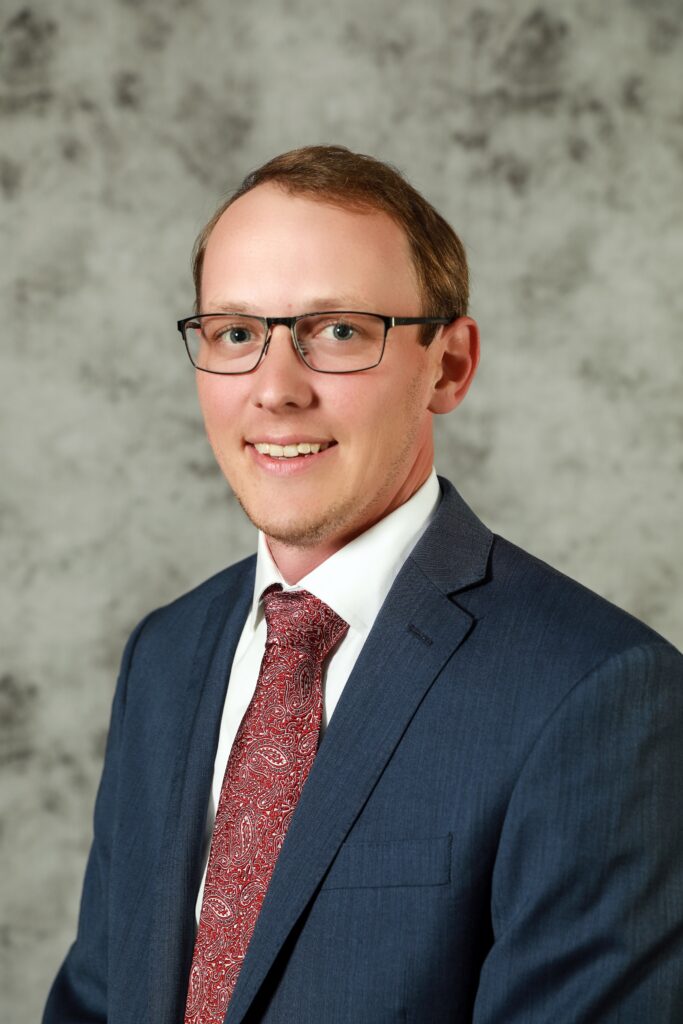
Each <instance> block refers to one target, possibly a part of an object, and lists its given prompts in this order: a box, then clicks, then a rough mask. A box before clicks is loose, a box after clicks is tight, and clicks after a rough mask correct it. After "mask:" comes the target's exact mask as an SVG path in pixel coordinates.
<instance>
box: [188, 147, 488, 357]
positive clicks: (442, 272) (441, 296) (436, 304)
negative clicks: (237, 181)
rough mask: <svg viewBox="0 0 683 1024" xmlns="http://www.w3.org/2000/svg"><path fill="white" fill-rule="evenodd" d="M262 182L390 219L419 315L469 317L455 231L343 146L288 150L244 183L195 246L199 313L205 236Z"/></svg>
mask: <svg viewBox="0 0 683 1024" xmlns="http://www.w3.org/2000/svg"><path fill="white" fill-rule="evenodd" d="M266 182H274V183H275V184H277V185H279V186H280V187H281V188H282V189H284V190H285V191H286V192H289V193H291V194H292V195H305V196H311V197H314V198H318V199H321V200H322V201H326V202H331V203H334V204H335V205H339V206H342V207H348V208H351V209H356V210H381V211H383V212H384V213H387V214H388V215H389V216H390V217H391V218H392V220H394V221H395V222H396V223H397V224H398V225H399V227H402V228H403V230H404V231H405V233H406V236H407V238H408V243H409V246H410V252H411V256H412V260H413V265H414V268H415V273H416V276H417V282H418V287H419V290H420V295H421V297H422V304H423V311H422V312H423V315H424V316H448V317H453V319H455V318H456V317H459V316H464V315H465V313H466V312H467V302H468V292H469V276H468V271H467V258H466V256H465V250H464V247H463V245H462V242H461V241H460V239H459V238H458V236H457V235H456V233H455V231H454V230H453V228H452V227H451V226H450V224H448V223H447V222H446V221H445V220H444V218H443V217H442V216H441V215H440V214H439V213H437V211H436V210H435V209H434V207H433V206H432V205H431V204H430V203H428V202H427V200H426V199H425V198H424V197H423V196H421V195H420V193H419V192H418V191H417V189H414V188H413V186H412V185H410V184H409V183H408V182H407V181H406V179H405V178H404V177H403V175H402V174H401V173H400V172H399V171H397V170H396V168H394V167H392V166H390V165H389V164H385V163H383V162H382V161H381V160H377V159H375V158H374V157H371V156H366V155H365V154H363V153H352V152H351V151H350V150H348V149H346V148H345V147H344V146H305V147H304V148H302V149H293V150H291V151H290V152H288V153H282V154H281V155H280V156H276V157H274V158H273V159H272V160H269V161H268V162H267V163H265V164H263V166H261V167H258V168H257V169H256V170H255V171H251V173H250V174H248V175H247V176H246V178H245V179H244V181H243V182H242V184H241V185H240V186H239V188H238V189H237V190H236V191H235V192H234V193H233V194H232V195H231V196H230V198H229V199H228V200H227V201H226V202H224V203H223V204H222V205H221V206H220V207H219V208H218V209H217V210H216V212H215V213H214V215H213V216H212V217H211V219H210V220H209V222H208V224H207V225H206V226H205V227H204V228H203V230H202V231H201V233H200V235H199V237H198V238H197V241H196V243H195V247H194V253H193V257H192V272H193V276H194V286H195V301H196V303H197V310H199V293H200V287H201V279H202V267H203V264H204V253H205V251H206V244H207V242H208V239H209V235H210V234H211V232H212V231H213V229H214V227H215V226H216V223H217V221H218V220H219V218H220V217H221V216H222V215H223V213H225V211H226V210H227V209H228V207H229V206H231V205H232V203H234V202H235V201H236V200H237V199H239V198H240V196H243V195H245V194H246V193H247V192H250V191H251V190H252V189H254V188H256V187H257V185H263V184H265V183H266ZM433 335H434V331H433V329H432V328H427V332H426V334H425V335H424V336H423V338H422V340H423V342H424V343H425V344H427V343H428V342H429V341H430V340H431V338H432V337H433Z"/></svg>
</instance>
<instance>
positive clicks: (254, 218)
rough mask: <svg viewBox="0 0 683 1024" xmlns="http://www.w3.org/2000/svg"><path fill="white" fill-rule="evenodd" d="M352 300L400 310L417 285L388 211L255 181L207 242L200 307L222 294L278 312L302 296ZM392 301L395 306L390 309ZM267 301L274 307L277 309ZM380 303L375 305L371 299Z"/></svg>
mask: <svg viewBox="0 0 683 1024" xmlns="http://www.w3.org/2000/svg"><path fill="white" fill-rule="evenodd" d="M335 294H339V295H340V296H341V295H345V296H348V297H349V298H355V299H356V301H357V302H359V303H362V305H363V306H364V307H365V308H367V306H368V303H370V304H371V305H372V306H374V308H375V309H376V310H377V311H384V308H386V307H387V303H388V304H389V305H391V306H392V308H391V310H390V312H391V313H392V314H394V315H402V314H403V313H404V310H408V313H407V314H406V315H409V313H410V311H413V310H415V307H416V303H417V302H418V293H417V282H416V278H415V273H414V268H413V262H412V259H411V255H410V248H409V244H408V239H407V236H406V234H405V232H404V230H403V228H402V227H400V226H399V225H398V224H397V223H396V222H395V221H394V220H393V219H392V218H391V217H390V216H389V215H388V214H386V213H384V212H383V211H379V210H356V209H347V208H343V207H341V206H338V205H334V204H332V203H330V202H323V201H321V200H319V199H317V198H310V197H308V196H299V195H291V194H289V193H287V192H285V191H284V190H283V189H282V188H280V187H278V186H276V185H273V184H266V185H259V186H257V187H256V188H255V189H253V190H252V191H251V192H248V193H247V194H246V195H244V196H241V197H240V198H239V199H238V200H236V202H235V203H233V204H232V205H231V206H229V207H228V209H227V210H226V211H225V213H223V215H222V216H221V218H220V219H219V221H218V223H217V224H216V226H215V227H214V229H213V231H212V232H211V235H210V236H209V240H208V242H207V246H206V251H205V255H204V267H203V274H202V302H201V305H202V308H204V309H208V307H209V306H210V305H214V306H215V305H217V304H218V303H222V304H224V303H225V300H226V299H228V298H232V299H235V300H236V299H239V300H240V301H241V302H250V301H252V300H253V302H254V303H255V304H261V305H262V304H263V303H269V304H270V308H269V310H268V312H269V313H270V314H272V315H277V313H278V312H281V313H282V314H283V315H284V314H285V313H288V312H290V311H291V310H292V308H294V307H297V309H298V311H300V310H301V303H302V302H304V303H305V300H306V298H307V297H308V296H311V297H312V296H320V295H325V296H327V295H329V296H333V295H335ZM397 301H398V302H399V307H397V306H396V303H397ZM273 303H276V304H277V307H276V308H275V307H274V306H273ZM378 303H379V304H380V305H379V306H378V305H377V304H378Z"/></svg>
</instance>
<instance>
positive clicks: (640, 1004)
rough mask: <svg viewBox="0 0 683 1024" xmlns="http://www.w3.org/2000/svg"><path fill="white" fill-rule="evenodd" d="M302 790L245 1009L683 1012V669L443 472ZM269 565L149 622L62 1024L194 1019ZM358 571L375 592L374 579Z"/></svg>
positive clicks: (251, 965)
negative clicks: (216, 777) (213, 837)
mask: <svg viewBox="0 0 683 1024" xmlns="http://www.w3.org/2000/svg"><path fill="white" fill-rule="evenodd" d="M441 483H442V489H443V490H444V497H443V500H442V502H441V504H440V506H439V509H438V511H437V513H436V516H435V518H434V520H433V522H432V524H431V526H430V527H429V529H428V530H427V532H426V533H425V535H424V537H423V538H422V540H421V541H420V543H419V544H418V545H417V547H416V548H415V550H414V551H413V553H412V554H411V556H410V557H409V558H408V560H407V562H406V563H405V565H404V567H403V569H402V571H401V572H400V574H399V576H398V578H397V580H396V582H395V584H394V586H393V587H392V589H391V592H390V593H389V596H388V597H387V599H386V602H385V604H384V606H383V608H382V610H381V612H380V614H379V617H378V619H377V621H376V624H375V626H374V628H373V630H372V633H371V634H370V637H369V639H368V641H367V643H366V645H365V647H364V648H363V651H362V653H361V655H360V657H359V659H358V662H357V664H356V666H355V668H354V670H353V673H352V675H351V677H350V678H349V680H348V683H347V685H346V688H345V690H344V692H343V694H342V697H341V699H340V701H339V704H338V706H337V709H336V711H335V713H334V716H333V717H332V720H331V722H330V725H329V729H328V731H327V733H326V735H325V738H324V740H323V742H322V743H321V746H320V749H319V752H318V755H317V757H316V760H315V763H314V765H313V769H312V771H311V774H310V776H309V778H308V781H307V782H306V785H305V788H304V791H303V794H302V797H301V800H300V803H299V805H298V807H297V811H296V814H295V816H294V818H293V820H292V823H291V827H290V829H289V832H288V834H287V837H286V840H285V843H284V846H283V848H282V852H281V855H280V857H279V859H278V862H277V865H276V868H275V872H274V874H273V878H272V881H271V884H270V888H269V890H268V893H267V896H266V899H265V902H264V904H263V909H262V912H261V915H260V917H259V920H258V923H257V926H256V930H255V932H254V935H253V938H252V941H251V944H250V947H249V950H248V953H247V956H246V959H245V962H244V966H243V969H242V971H241V974H240V977H239V980H238V984H237V987H236V989H235V993H234V996H233V999H232V1002H231V1004H230V1007H229V1010H228V1014H227V1017H226V1020H227V1021H228V1022H229V1024H242V1022H244V1024H256V1022H267V1024H285V1022H286V1024H384V1022H387V1024H388V1022H403V1024H405V1022H412V1024H415V1022H427V1024H439V1022H446V1021H448V1022H450V1024H453V1022H456V1024H464V1022H473V1024H522V1022H523V1024H540V1022H543V1024H563V1022H567V1024H570V1022H571V1024H577V1022H593V1021H596V1022H597V1021H599V1022H619V1024H631V1022H632V1024H669V1022H670V1024H674V1022H676V1024H680V1022H681V1021H683V807H681V794H682V793H683V678H682V676H683V673H682V663H683V658H681V656H680V655H679V654H678V653H677V652H676V651H675V649H674V648H672V647H671V645H670V644H668V643H667V642H666V641H665V640H663V639H662V638H661V637H659V636H657V634H655V633H653V632H652V631H651V630H650V629H648V628H647V627H646V626H644V625H643V624H642V623H640V622H638V621H636V620H635V619H633V618H631V617H630V616H628V615H627V614H625V613H624V612H622V611H619V610H618V609H617V608H615V607H614V606H612V605H611V604H609V603H607V602H606V601H604V600H602V599H601V598H599V597H597V596H596V595H595V594H593V593H591V592H589V591H588V590H586V589H585V588H583V587H581V586H580V585H579V584H577V583H575V582H572V581H571V580H569V579H567V578H566V577H565V576H563V575H561V574H560V573H558V572H556V571H555V570H553V569H551V568H550V567H549V566H547V565H545V564H544V563H542V562H540V561H538V560H537V559H535V558H533V557H531V556H530V555H528V554H526V553H525V552H523V551H521V550H520V549H519V548H517V547H515V546H514V545H512V544H510V543H508V542H506V541H505V540H503V539H501V538H500V537H496V536H494V535H492V534H491V533H490V532H489V531H488V530H487V529H486V527H485V526H484V525H483V524H482V523H481V522H480V521H479V520H478V519H477V518H476V516H475V515H474V514H473V513H472V512H471V510H470V509H469V508H468V507H467V506H466V505H465V503H464V502H463V501H462V499H461V498H460V497H459V496H458V494H457V493H456V492H455V490H454V489H453V488H452V487H451V485H450V484H448V483H447V482H445V481H442V482H441ZM253 579H254V559H253V558H251V559H247V560H246V561H244V562H241V563H239V564H238V565H235V566H233V567H232V568H230V569H227V570H226V571H224V572H222V573H220V574H219V575H218V576H216V577H214V578H213V579H211V580H209V581H208V582H206V583H204V584H203V585H202V586H200V587H199V588H198V589H196V590H194V591H192V592H191V593H190V594H187V595H186V596H184V597H182V598H180V599H179V600H178V601H176V602H175V603H173V604H171V605H169V606H168V607H166V608H162V609H161V610H159V611H156V612H154V613H152V614H151V615H150V616H148V617H147V619H145V620H144V621H143V622H142V623H141V624H140V625H139V626H138V628H137V629H136V630H135V632H134V633H133V635H132V637H131V638H130V641H129V643H128V646H127V648H126V652H125V655H124V659H123V665H122V669H121V675H120V679H119V684H118V688H117V691H116V696H115V699H114V706H113V715H112V723H111V730H110V735H109V742H108V747H107V754H106V761H105V766H104V773H103V777H102V782H101V787H100V790H99V795H98V798H97V806H96V812H95V835H94V842H93V846H92V851H91V855H90V859H89V863H88V868H87V874H86V879H85V885H84V892H83V900H82V907H81V916H80V924H79V931H78V938H77V940H76V942H75V944H74V946H73V947H72V949H71V951H70V952H69V954H68V956H67V959H66V961H65V963H64V965H63V967H62V969H61V971H60V973H59V975H58V977H57V979H56V981H55V983H54V986H53V989H52V992H51V994H50V998H49V1001H48V1006H47V1009H46V1014H45V1022H46V1024H76V1022H86V1021H87V1022H95V1021H105V1020H106V1021H108V1022H110V1024H179V1022H181V1021H182V1018H183V1007H184V1001H185V993H186V986H187V977H188V973H189V968H190V961H191V956H192V947H193V941H194V904H195V899H196V894H197V889H198V885H199V881H200V872H201V862H200V851H201V844H202V836H203V833H204V825H205V818H206V812H207V800H208V795H209V789H210V785H211V778H212V772H213V761H214V752H215V748H216V744H217V739H218V729H219V723H220V717H221V709H222V706H223V699H224V696H225V689H226V683H227V679H228V675H229V670H230V665H231V662H232V658H233V654H234V651H235V646H236V644H237V641H238V638H239V636H240V632H241V629H242V626H243V623H244V620H245V617H246V614H247V610H248V606H249V602H250V599H251V594H252V586H253ZM359 586H362V581H359Z"/></svg>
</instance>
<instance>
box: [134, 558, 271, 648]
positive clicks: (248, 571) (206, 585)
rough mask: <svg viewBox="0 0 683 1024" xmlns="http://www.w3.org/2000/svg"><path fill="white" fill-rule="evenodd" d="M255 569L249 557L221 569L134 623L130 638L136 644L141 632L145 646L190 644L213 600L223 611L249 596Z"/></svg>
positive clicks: (254, 563)
mask: <svg viewBox="0 0 683 1024" xmlns="http://www.w3.org/2000/svg"><path fill="white" fill-rule="evenodd" d="M255 566H256V556H255V555H250V556H249V557H247V558H244V559H242V560H241V561H239V562H235V564H234V565H231V566H228V568H226V569H222V570H221V571H220V572H218V573H216V574H215V575H214V576H211V577H210V578H209V579H207V580H204V582H203V583H200V584H198V586H196V587H193V588H192V589H191V590H188V591H186V593H184V594H181V595H180V596H179V597H177V598H175V599H174V600H173V601H171V602H170V603H169V604H166V605H162V606H161V607H159V608H155V609H154V610H153V611H151V612H149V613H148V614H147V615H146V616H145V617H144V618H143V619H142V621H141V622H140V623H139V624H138V626H137V627H136V629H135V630H134V631H133V634H132V638H135V641H136V642H137V638H138V637H139V636H141V635H142V634H143V633H144V645H145V646H148V645H150V644H152V645H154V643H155V641H156V642H157V643H161V644H163V645H170V646H172V647H176V648H177V647H179V646H183V644H184V643H186V642H190V643H194V641H195V640H196V637H197V636H198V634H199V633H200V632H201V628H202V626H203V624H204V622H205V620H206V617H207V614H208V611H209V609H210V608H211V606H212V605H213V603H214V602H215V601H218V602H221V603H223V604H224V606H225V608H226V610H227V609H229V608H230V607H231V606H234V605H235V603H236V602H238V601H242V600H244V596H245V594H246V593H248V594H251V591H252V589H253V585H254V571H255ZM132 638H131V639H132ZM129 643H130V642H129Z"/></svg>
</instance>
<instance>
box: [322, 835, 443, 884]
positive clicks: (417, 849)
mask: <svg viewBox="0 0 683 1024" xmlns="http://www.w3.org/2000/svg"><path fill="white" fill-rule="evenodd" d="M450 878H451V836H450V835H447V836H438V837H430V838H427V839H399V840H393V841H392V842H386V843H373V842H348V843H344V844H343V845H342V846H341V847H340V849H339V853H338V854H337V856H336V858H335V860H334V862H333V864H332V867H331V868H330V870H329V871H328V873H327V876H326V878H325V881H324V882H323V885H322V889H321V891H322V892H325V891H329V890H331V889H370V888H376V887H380V886H381V887H386V886H426V885H447V884H448V882H450Z"/></svg>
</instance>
